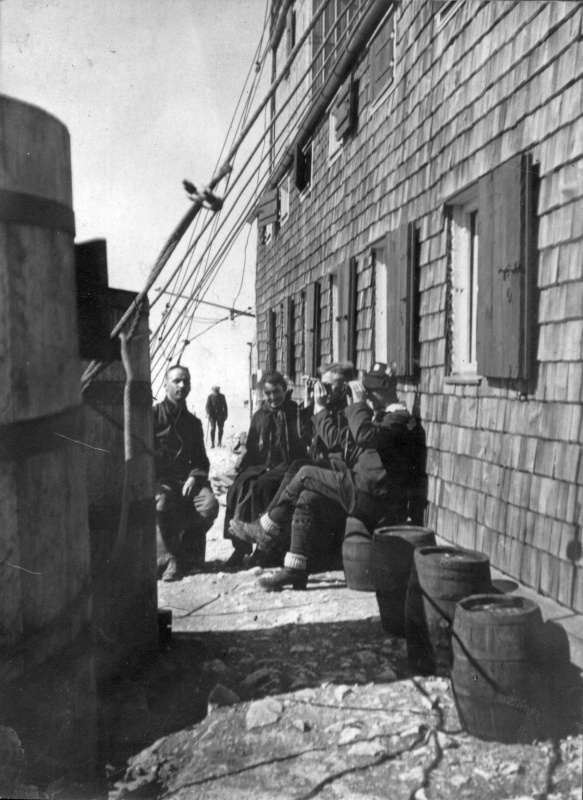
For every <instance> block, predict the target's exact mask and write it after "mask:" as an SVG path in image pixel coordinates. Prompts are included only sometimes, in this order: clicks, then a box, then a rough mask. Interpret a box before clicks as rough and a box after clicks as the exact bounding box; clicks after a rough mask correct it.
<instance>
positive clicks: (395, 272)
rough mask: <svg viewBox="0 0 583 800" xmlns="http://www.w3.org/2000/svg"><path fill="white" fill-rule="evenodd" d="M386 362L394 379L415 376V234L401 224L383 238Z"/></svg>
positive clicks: (415, 231) (411, 228) (412, 228)
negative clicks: (392, 368) (394, 371)
mask: <svg viewBox="0 0 583 800" xmlns="http://www.w3.org/2000/svg"><path fill="white" fill-rule="evenodd" d="M386 249H387V360H388V363H389V364H390V363H392V362H395V364H396V365H397V375H402V376H404V375H406V376H411V375H413V374H414V372H415V345H416V319H415V297H416V280H417V252H418V248H417V230H416V227H415V224H414V223H412V222H410V223H405V224H403V225H401V226H400V227H399V228H397V229H396V230H394V231H391V232H390V233H389V234H388V236H387V248H386Z"/></svg>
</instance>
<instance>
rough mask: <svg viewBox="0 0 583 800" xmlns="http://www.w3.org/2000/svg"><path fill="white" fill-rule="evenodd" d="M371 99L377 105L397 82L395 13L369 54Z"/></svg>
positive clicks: (390, 14)
mask: <svg viewBox="0 0 583 800" xmlns="http://www.w3.org/2000/svg"><path fill="white" fill-rule="evenodd" d="M369 75H370V99H371V103H375V102H376V101H377V100H379V99H380V97H381V95H383V94H384V92H385V91H386V89H388V88H389V86H391V85H392V83H393V82H394V80H395V13H394V11H393V10H391V11H389V13H388V14H387V16H386V17H385V19H384V21H383V22H382V23H381V25H380V27H379V29H378V31H377V33H376V34H375V36H374V38H373V40H372V42H371V44H370V52H369Z"/></svg>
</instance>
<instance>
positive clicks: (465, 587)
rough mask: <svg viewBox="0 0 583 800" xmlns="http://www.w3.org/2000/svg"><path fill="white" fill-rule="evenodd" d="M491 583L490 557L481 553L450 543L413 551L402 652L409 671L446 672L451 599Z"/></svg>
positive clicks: (482, 590) (449, 654)
mask: <svg viewBox="0 0 583 800" xmlns="http://www.w3.org/2000/svg"><path fill="white" fill-rule="evenodd" d="M491 587H492V583H491V579H490V561H489V559H488V557H487V556H485V555H484V554H483V553H478V552H476V551H475V550H463V549H461V548H456V547H420V548H418V549H417V550H415V553H414V556H413V569H412V570H411V575H410V578H409V586H408V588H407V600H406V607H405V629H406V636H407V655H408V659H409V665H410V667H411V668H412V669H413V670H415V672H417V673H420V674H425V675H431V674H433V673H436V674H437V675H443V676H447V675H449V673H450V670H451V664H452V649H451V629H452V624H453V617H454V612H455V606H456V603H457V602H458V601H459V600H463V599H464V597H468V596H469V595H472V594H483V593H485V592H488V591H490V590H491Z"/></svg>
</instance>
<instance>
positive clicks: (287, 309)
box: [283, 297, 295, 378]
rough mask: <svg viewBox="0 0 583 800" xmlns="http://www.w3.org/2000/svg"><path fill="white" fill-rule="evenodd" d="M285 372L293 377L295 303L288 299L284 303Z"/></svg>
mask: <svg viewBox="0 0 583 800" xmlns="http://www.w3.org/2000/svg"><path fill="white" fill-rule="evenodd" d="M283 371H284V373H285V374H286V375H287V376H288V377H290V378H291V377H293V374H294V372H295V369H294V301H293V299H292V298H291V297H286V298H285V300H284V302H283Z"/></svg>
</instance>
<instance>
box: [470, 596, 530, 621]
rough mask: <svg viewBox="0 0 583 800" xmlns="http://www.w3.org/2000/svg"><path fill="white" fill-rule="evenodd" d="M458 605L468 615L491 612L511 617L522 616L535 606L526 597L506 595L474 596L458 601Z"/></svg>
mask: <svg viewBox="0 0 583 800" xmlns="http://www.w3.org/2000/svg"><path fill="white" fill-rule="evenodd" d="M459 605H460V606H461V607H462V608H463V609H464V611H468V612H469V613H476V612H479V611H491V612H493V613H495V614H504V615H508V616H512V615H513V614H514V615H515V614H523V613H524V612H525V611H528V610H529V609H531V608H538V606H537V604H536V603H535V602H534V601H532V600H529V599H528V598H527V597H521V596H520V595H506V594H474V595H471V596H470V597H465V598H464V599H463V600H460V601H459Z"/></svg>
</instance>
